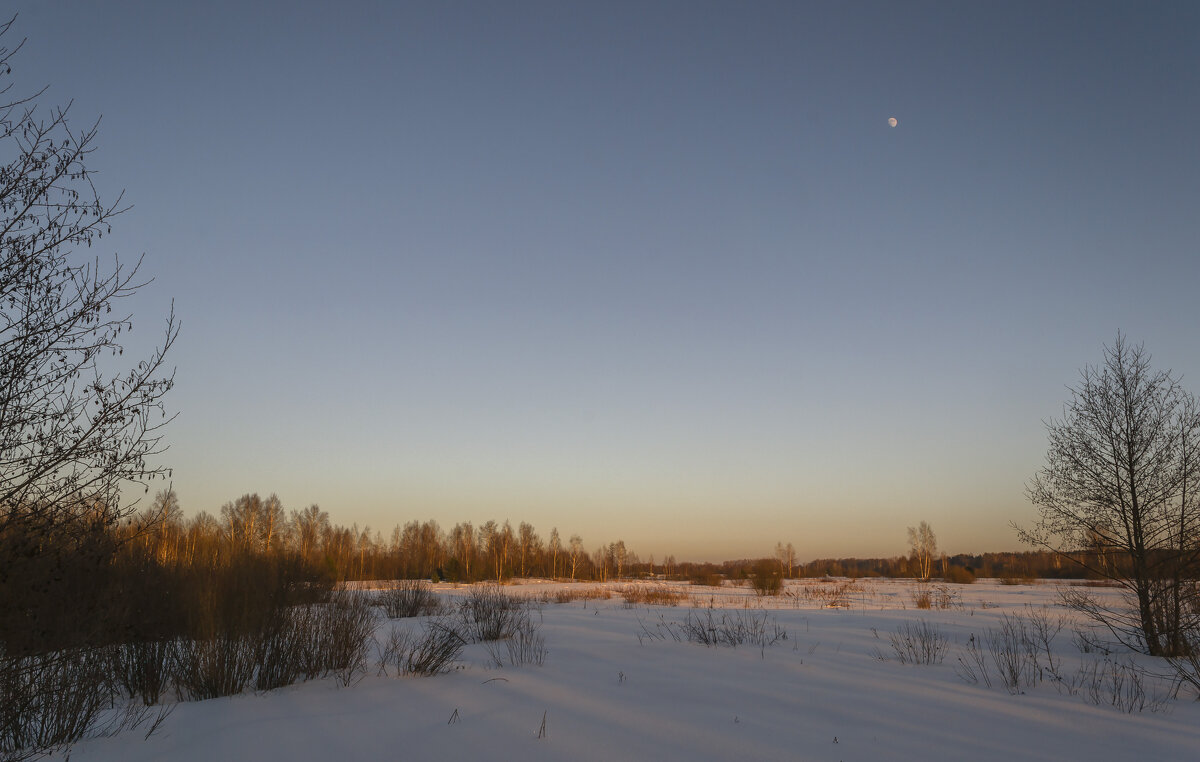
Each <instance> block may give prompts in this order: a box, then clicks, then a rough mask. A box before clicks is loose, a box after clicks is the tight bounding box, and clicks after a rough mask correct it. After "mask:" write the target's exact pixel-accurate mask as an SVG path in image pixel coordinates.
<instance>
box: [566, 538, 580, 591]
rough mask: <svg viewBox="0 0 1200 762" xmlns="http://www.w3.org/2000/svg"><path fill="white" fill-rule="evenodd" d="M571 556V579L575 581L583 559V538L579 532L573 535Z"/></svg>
mask: <svg viewBox="0 0 1200 762" xmlns="http://www.w3.org/2000/svg"><path fill="white" fill-rule="evenodd" d="M569 548H570V549H569V551H568V552H569V554H570V555H569V557H570V560H571V581H572V582H574V581H575V572H576V570H577V569H578V568H579V562H580V561H581V560H583V555H584V550H583V538H582V537H580V536H579V535H577V534H573V535H571V539H570V546H569Z"/></svg>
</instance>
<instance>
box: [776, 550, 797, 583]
mask: <svg viewBox="0 0 1200 762" xmlns="http://www.w3.org/2000/svg"><path fill="white" fill-rule="evenodd" d="M775 557H776V558H778V559H779V566H780V567H782V570H783V575H784V576H785V577H787V578H788V579H791V577H792V569H794V568H796V548H795V547H793V545H792V544H791V543H790V542H789V543H788V544H787V545H784V544H783V543H782V542H777V543H775Z"/></svg>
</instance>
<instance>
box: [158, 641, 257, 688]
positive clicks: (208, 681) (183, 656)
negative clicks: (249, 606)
mask: <svg viewBox="0 0 1200 762" xmlns="http://www.w3.org/2000/svg"><path fill="white" fill-rule="evenodd" d="M174 656H175V660H174V664H173V665H172V669H171V672H172V682H173V683H174V685H175V690H176V691H177V692H178V693H179V696H180V697H181V698H183V699H184V700H185V701H204V700H205V699H210V698H219V697H221V696H232V695H235V694H238V693H241V692H242V691H243V690H245V689H246V686H248V685H250V682H251V681H252V680H253V679H254V673H255V670H256V667H257V665H256V662H255V658H254V657H255V653H254V646H253V644H252V643H251V642H250V640H249V639H248V638H245V637H239V636H237V635H223V636H218V637H212V638H204V639H196V640H183V641H180V643H179V645H178V648H177V649H176V650H175V654H174Z"/></svg>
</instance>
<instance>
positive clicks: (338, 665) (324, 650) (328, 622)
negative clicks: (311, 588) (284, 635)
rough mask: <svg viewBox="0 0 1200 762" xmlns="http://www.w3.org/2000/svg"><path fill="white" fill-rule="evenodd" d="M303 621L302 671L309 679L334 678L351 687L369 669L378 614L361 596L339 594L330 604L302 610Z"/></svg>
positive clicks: (358, 593)
mask: <svg viewBox="0 0 1200 762" xmlns="http://www.w3.org/2000/svg"><path fill="white" fill-rule="evenodd" d="M297 612H298V613H299V612H303V616H304V618H303V619H302V620H301V624H300V626H301V627H302V628H303V631H302V632H303V634H302V635H301V638H302V641H301V642H302V643H303V646H302V669H301V674H303V675H304V677H305V678H307V679H312V678H316V677H324V676H326V675H331V674H332V675H334V676H335V677H336V678H337V679H338V680H339V681H340V682H342V683H343V684H349V683H350V682H352V681H353V679H354V676H355V675H356V674H358V673H360V672H362V671H363V669H364V668H365V666H366V659H367V648H368V646H369V643H370V639H371V636H372V634H373V633H374V630H375V612H374V611H373V610H372V609H371V605H370V601H369V600H368V599H367V597H366V596H365V595H364V594H363V593H360V592H354V591H340V592H337V593H334V594H332V595H331V596H330V599H329V602H328V603H324V604H317V605H314V606H310V607H300V608H298V609H297Z"/></svg>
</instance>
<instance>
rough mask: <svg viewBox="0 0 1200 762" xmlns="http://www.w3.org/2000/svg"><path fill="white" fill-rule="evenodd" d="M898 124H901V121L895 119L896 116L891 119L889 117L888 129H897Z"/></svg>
mask: <svg viewBox="0 0 1200 762" xmlns="http://www.w3.org/2000/svg"><path fill="white" fill-rule="evenodd" d="M898 124H900V120H899V119H897V118H896V117H894V116H889V117H888V127H895V126H896V125H898Z"/></svg>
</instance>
